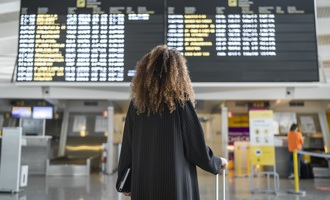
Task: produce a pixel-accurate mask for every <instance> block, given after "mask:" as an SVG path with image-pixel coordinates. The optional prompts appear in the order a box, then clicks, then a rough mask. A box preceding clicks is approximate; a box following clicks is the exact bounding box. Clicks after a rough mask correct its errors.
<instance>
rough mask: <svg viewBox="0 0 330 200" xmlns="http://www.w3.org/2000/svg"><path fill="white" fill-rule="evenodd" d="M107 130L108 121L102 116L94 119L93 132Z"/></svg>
mask: <svg viewBox="0 0 330 200" xmlns="http://www.w3.org/2000/svg"><path fill="white" fill-rule="evenodd" d="M107 129H108V120H107V118H105V117H103V116H102V115H100V116H96V118H95V129H94V131H95V132H106V131H107Z"/></svg>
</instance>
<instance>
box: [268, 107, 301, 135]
mask: <svg viewBox="0 0 330 200" xmlns="http://www.w3.org/2000/svg"><path fill="white" fill-rule="evenodd" d="M273 119H274V126H275V127H274V128H275V130H274V133H275V134H281V133H282V134H287V133H288V132H289V130H290V127H291V125H292V124H293V123H297V117H296V113H295V112H274V113H273ZM276 127H278V128H276Z"/></svg>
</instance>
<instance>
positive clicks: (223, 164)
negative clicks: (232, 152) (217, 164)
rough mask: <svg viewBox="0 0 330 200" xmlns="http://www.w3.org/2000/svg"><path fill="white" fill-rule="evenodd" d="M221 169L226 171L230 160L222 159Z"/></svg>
mask: <svg viewBox="0 0 330 200" xmlns="http://www.w3.org/2000/svg"><path fill="white" fill-rule="evenodd" d="M220 159H221V169H226V168H227V167H228V160H227V159H226V158H221V157H220Z"/></svg>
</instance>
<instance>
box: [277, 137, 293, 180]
mask: <svg viewBox="0 0 330 200" xmlns="http://www.w3.org/2000/svg"><path fill="white" fill-rule="evenodd" d="M274 143H275V159H276V160H275V162H276V172H277V173H278V175H279V176H280V178H287V177H288V176H289V151H288V140H287V138H286V136H275V141H274Z"/></svg>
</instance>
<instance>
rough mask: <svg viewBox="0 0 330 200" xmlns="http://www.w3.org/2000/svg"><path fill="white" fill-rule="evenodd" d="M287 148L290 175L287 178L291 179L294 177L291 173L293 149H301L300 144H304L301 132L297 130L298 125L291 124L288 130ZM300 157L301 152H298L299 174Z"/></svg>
mask: <svg viewBox="0 0 330 200" xmlns="http://www.w3.org/2000/svg"><path fill="white" fill-rule="evenodd" d="M287 138H288V149H289V154H290V155H289V159H290V160H289V171H290V175H289V178H290V179H292V178H294V174H293V153H292V152H293V151H294V150H301V149H302V146H303V144H304V140H303V137H302V134H301V133H300V132H298V125H297V124H292V125H291V128H290V131H289V132H288V136H287ZM300 159H301V154H298V175H299V176H300Z"/></svg>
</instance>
